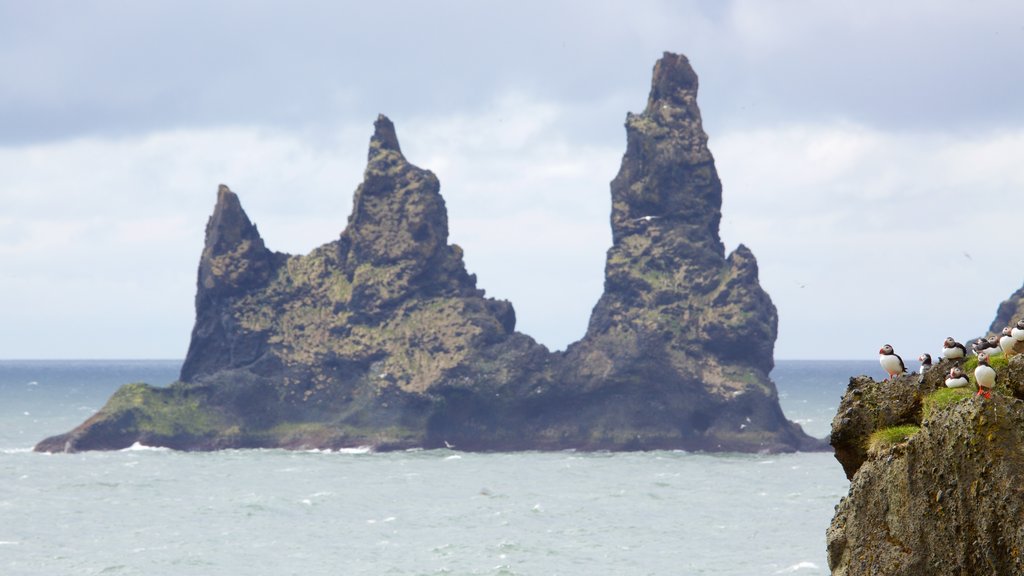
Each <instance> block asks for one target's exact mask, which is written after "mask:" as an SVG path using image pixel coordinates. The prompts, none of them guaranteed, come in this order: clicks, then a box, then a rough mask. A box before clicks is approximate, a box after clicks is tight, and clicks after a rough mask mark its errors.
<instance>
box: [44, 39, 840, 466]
mask: <svg viewBox="0 0 1024 576" xmlns="http://www.w3.org/2000/svg"><path fill="white" fill-rule="evenodd" d="M696 90H697V78H696V75H695V74H694V73H693V70H692V69H691V68H690V66H689V63H688V62H687V61H686V59H685V57H682V56H675V55H671V54H666V56H665V57H664V58H663V59H662V60H661V61H659V62H658V64H657V65H656V67H655V74H654V81H653V83H652V89H651V95H650V99H649V101H648V105H647V108H646V110H645V111H644V112H643V113H642V114H639V115H632V114H631V115H629V116H628V117H627V122H626V128H627V151H626V154H625V156H624V158H623V162H622V169H621V170H620V173H619V175H618V176H617V177H616V179H615V180H614V181H613V183H612V200H613V202H612V229H613V238H614V244H613V246H612V248H611V249H610V250H609V252H608V262H607V267H606V282H605V293H604V295H603V296H602V298H601V300H600V302H599V303H598V304H597V306H596V307H595V309H594V314H593V317H592V319H591V322H590V326H589V328H588V331H587V334H586V336H585V337H584V338H583V339H582V340H581V341H580V342H578V343H576V344H574V345H572V346H570V348H569V349H568V350H567V351H566V352H565V353H550V352H548V350H547V349H546V348H545V347H543V346H541V345H539V344H537V343H536V342H535V341H534V340H533V339H532V338H530V337H528V336H525V335H523V334H520V333H518V332H515V311H514V310H513V308H512V306H511V304H509V303H508V302H505V301H500V300H494V299H489V298H486V297H485V296H484V292H483V291H482V290H479V289H478V288H477V287H476V278H475V277H474V276H473V275H471V274H469V273H467V271H466V269H465V266H464V264H463V260H462V251H461V249H460V248H459V247H458V246H453V245H450V244H448V243H447V242H448V221H447V213H446V210H445V204H444V200H443V198H442V197H441V195H440V185H439V183H438V180H437V178H436V177H435V176H434V174H433V173H431V172H429V171H427V170H423V169H420V168H418V167H416V166H414V165H412V164H410V163H409V162H408V161H407V160H406V159H405V157H404V156H403V154H402V151H401V148H400V146H399V143H398V138H397V136H396V134H395V129H394V126H393V125H392V123H391V122H390V121H389V120H388V119H387V118H385V117H383V116H381V117H379V118H378V119H377V122H376V123H375V131H374V135H373V137H372V138H371V141H370V148H369V154H368V162H367V167H366V170H365V173H364V179H363V182H362V184H360V186H359V187H358V189H357V190H356V192H355V195H354V198H353V209H352V214H351V216H350V217H349V220H348V225H347V226H346V228H345V230H344V232H342V234H341V235H340V238H339V239H338V240H336V241H334V242H331V243H328V244H326V245H324V246H321V247H320V248H317V249H316V250H314V251H312V252H311V253H309V254H307V255H304V256H288V255H285V254H278V253H274V252H271V251H269V250H268V249H267V248H266V247H265V246H264V243H263V241H262V239H261V238H260V236H259V233H258V231H257V230H256V228H255V226H253V225H252V223H251V222H250V221H249V219H248V217H247V216H246V214H245V212H244V211H243V210H242V208H241V205H240V203H239V201H238V197H237V196H236V195H235V194H234V193H233V192H231V191H230V190H229V189H228V188H227V187H225V186H222V187H221V188H220V190H219V191H218V198H217V204H216V207H215V208H214V213H213V216H212V217H211V219H210V221H209V223H208V225H207V231H206V246H205V248H204V250H203V254H202V257H201V259H200V265H199V275H198V276H199V278H198V288H197V295H196V324H195V328H194V330H193V334H192V342H191V345H190V347H189V351H188V355H187V358H186V360H185V363H184V365H183V367H182V372H181V378H180V382H178V383H175V384H173V385H171V386H169V387H167V388H153V387H149V386H146V385H141V384H134V385H129V386H126V387H124V388H122V389H121V390H120V391H118V392H117V393H116V394H115V396H114V397H113V398H111V400H110V402H108V404H107V406H105V407H104V408H103V410H101V411H100V413H99V414H97V415H96V416H94V417H93V418H91V419H90V420H89V421H87V422H86V423H84V424H83V425H82V426H79V427H78V428H76V429H75V430H73V431H71V432H70V433H68V434H64V435H61V436H57V437H54V438H50V439H47V440H45V441H43V442H42V443H40V445H39V446H38V447H37V449H39V450H69V451H70V450H86V449H103V448H120V447H124V446H128V445H130V444H131V443H132V442H136V441H140V442H142V443H144V444H153V445H164V446H171V447H175V448H185V449H210V448H220V447H233V446H280V447H319V448H337V447H342V446H355V445H370V446H374V447H377V448H378V449H388V448H403V447H413V446H422V447H428V448H429V447H438V446H444V445H446V444H450V445H455V446H456V447H459V448H462V449H468V450H516V449H561V448H579V449H612V450H619V449H647V448H686V449H708V450H722V449H724V450H796V449H814V448H820V447H821V443H820V442H818V441H815V440H814V439H811V438H809V437H807V436H806V435H804V434H803V432H802V431H801V430H800V429H799V427H798V426H796V425H795V424H792V423H790V422H788V421H786V420H785V418H784V417H783V415H782V412H781V409H780V408H779V405H778V399H777V395H776V391H775V387H774V385H773V384H772V382H771V381H770V380H769V379H768V372H769V371H770V370H771V367H772V349H773V346H774V341H775V335H776V323H777V316H776V312H775V308H774V306H773V305H772V303H771V300H770V299H769V297H768V296H767V294H765V293H764V291H763V290H762V289H761V288H760V286H759V285H758V282H757V264H756V261H755V260H754V257H753V254H751V252H750V251H749V250H748V249H747V248H746V247H744V246H740V247H739V248H738V249H737V250H736V251H735V252H733V253H732V254H730V255H729V256H728V257H726V256H725V254H724V248H723V246H722V243H721V241H720V239H719V236H718V223H719V220H720V218H721V184H720V182H719V180H718V176H717V174H716V172H715V167H714V161H713V159H712V157H711V154H710V152H709V151H708V149H707V146H706V141H707V137H706V135H705V134H704V132H703V129H702V128H701V123H700V112H699V110H698V109H697V106H696V100H695V99H696Z"/></svg>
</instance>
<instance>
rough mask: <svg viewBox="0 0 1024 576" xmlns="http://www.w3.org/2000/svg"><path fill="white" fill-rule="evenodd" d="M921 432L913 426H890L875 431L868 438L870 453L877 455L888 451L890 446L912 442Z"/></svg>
mask: <svg viewBox="0 0 1024 576" xmlns="http://www.w3.org/2000/svg"><path fill="white" fill-rule="evenodd" d="M920 430H921V429H920V428H919V427H917V426H914V425H913V424H906V425H903V426H890V427H889V428H882V429H881V430H875V431H874V432H872V433H871V436H869V437H868V452H869V453H874V454H877V453H879V452H881V451H883V450H886V449H888V448H889V447H890V446H894V445H896V444H899V443H901V442H905V441H907V440H910V438H911V437H913V436H914V434H917V433H918V431H920Z"/></svg>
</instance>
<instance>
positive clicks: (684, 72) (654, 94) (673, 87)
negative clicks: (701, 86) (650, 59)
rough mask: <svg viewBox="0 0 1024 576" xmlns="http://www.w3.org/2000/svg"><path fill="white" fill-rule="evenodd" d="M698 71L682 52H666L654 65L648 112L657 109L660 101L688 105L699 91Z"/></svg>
mask: <svg viewBox="0 0 1024 576" xmlns="http://www.w3.org/2000/svg"><path fill="white" fill-rule="evenodd" d="M697 86H698V81H697V73H696V72H694V71H693V67H691V66H690V61H689V60H688V59H687V58H686V56H683V55H682V54H672V53H671V52H665V54H664V56H662V57H661V60H658V62H657V63H656V64H655V65H654V77H653V78H652V79H651V94H650V96H649V97H648V99H647V110H646V112H647V113H650V112H652V111H653V110H655V109H656V107H657V106H658V105H659V103H662V104H664V103H669V104H674V105H676V106H687V105H688V104H691V103H692V100H693V98H694V96H695V95H696V92H697Z"/></svg>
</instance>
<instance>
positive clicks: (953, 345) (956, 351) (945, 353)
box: [942, 336, 967, 360]
mask: <svg viewBox="0 0 1024 576" xmlns="http://www.w3.org/2000/svg"><path fill="white" fill-rule="evenodd" d="M964 356H967V348H964V345H963V344H961V343H959V342H957V341H956V340H953V337H952V336H950V337H949V338H946V341H945V342H943V343H942V357H943V358H945V359H946V360H963V359H964Z"/></svg>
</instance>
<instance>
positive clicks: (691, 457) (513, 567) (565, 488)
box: [0, 361, 877, 576]
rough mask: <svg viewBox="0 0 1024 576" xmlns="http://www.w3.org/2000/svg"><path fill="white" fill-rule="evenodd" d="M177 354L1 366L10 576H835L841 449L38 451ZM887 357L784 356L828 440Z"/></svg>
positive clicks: (788, 403)
mask: <svg viewBox="0 0 1024 576" xmlns="http://www.w3.org/2000/svg"><path fill="white" fill-rule="evenodd" d="M178 368H179V362H167V361H134V362H116V361H89V362H64V361H46V362H32V361H2V362H0V574H10V575H20V574H26V575H28V574H32V575H36V574H38V575H44V574H45V575H53V574H76V575H77V574H117V575H121V574H145V575H161V574H168V575H171V574H173V575H184V574H197V575H198V574H267V575H271V574H272V575H283V574H302V575H319V574H331V575H337V574H341V575H364V574H365V575H388V574H396V575H432V574H467V575H470V574H481V575H514V574H521V575H588V576H589V575H594V574H616V575H633V574H637V575H643V574H655V575H662V574H680V575H683V574H685V575H689V574H715V575H737V576H739V575H743V576H751V575H764V574H796V575H798V576H810V575H817V574H828V567H827V563H826V561H825V529H826V527H827V526H828V523H829V521H830V519H831V516H832V513H833V507H834V505H835V504H836V503H837V502H838V501H839V498H840V497H841V496H843V495H845V494H846V491H847V488H848V484H847V481H846V479H845V477H844V476H843V473H842V469H841V468H840V466H839V464H838V463H837V462H836V461H835V459H834V458H833V457H832V455H831V454H820V453H819V454H776V455H747V454H715V455H710V454H699V453H685V452H667V451H663V452H640V453H616V454H612V453H596V454H589V453H575V452H554V453H541V452H527V453H509V454H472V453H461V452H457V451H449V450H434V451H414V452H400V453H387V454H374V453H366V452H360V451H348V452H342V453H339V452H333V453H322V452H287V451H281V450H241V451H224V452H214V453H182V452H174V451H169V450H162V449H145V448H137V449H132V450H125V451H121V452H112V453H102V452H100V453H85V454H73V455H65V454H55V455H45V454H35V453H32V452H31V451H30V448H31V446H32V445H33V444H34V443H35V442H37V441H38V440H40V439H42V438H43V437H45V436H48V435H51V434H56V433H60V432H64V431H67V430H68V429H70V428H72V427H73V426H75V425H77V424H79V423H80V422H81V421H83V420H84V419H85V418H87V417H88V416H89V415H91V414H92V413H94V412H95V411H96V410H97V409H98V408H99V407H100V406H101V405H102V404H103V402H104V401H105V400H106V399H107V398H108V397H109V395H110V394H111V393H112V392H113V391H114V390H115V389H116V388H117V387H118V386H119V385H121V384H123V383H126V382H132V381H147V382H151V383H166V382H170V381H172V380H174V378H175V377H176V375H177V371H178ZM876 369H877V364H875V363H874V362H867V363H865V362H829V361H813V362H803V361H780V362H778V366H777V368H776V370H775V372H773V373H772V377H773V379H774V380H775V382H776V384H777V386H778V388H779V392H780V400H781V403H782V406H783V409H784V410H785V412H786V415H787V416H788V417H789V418H790V419H792V420H795V421H797V422H800V423H801V424H802V425H803V426H804V429H805V430H807V431H808V432H809V433H811V434H812V435H815V436H824V435H825V434H827V433H828V429H829V425H830V422H831V418H832V415H833V414H834V413H835V408H836V406H837V405H838V401H839V397H840V395H841V394H842V392H843V390H844V389H845V387H846V382H847V379H848V377H849V376H851V375H855V374H860V373H865V372H867V373H875V372H877V370H876Z"/></svg>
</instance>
